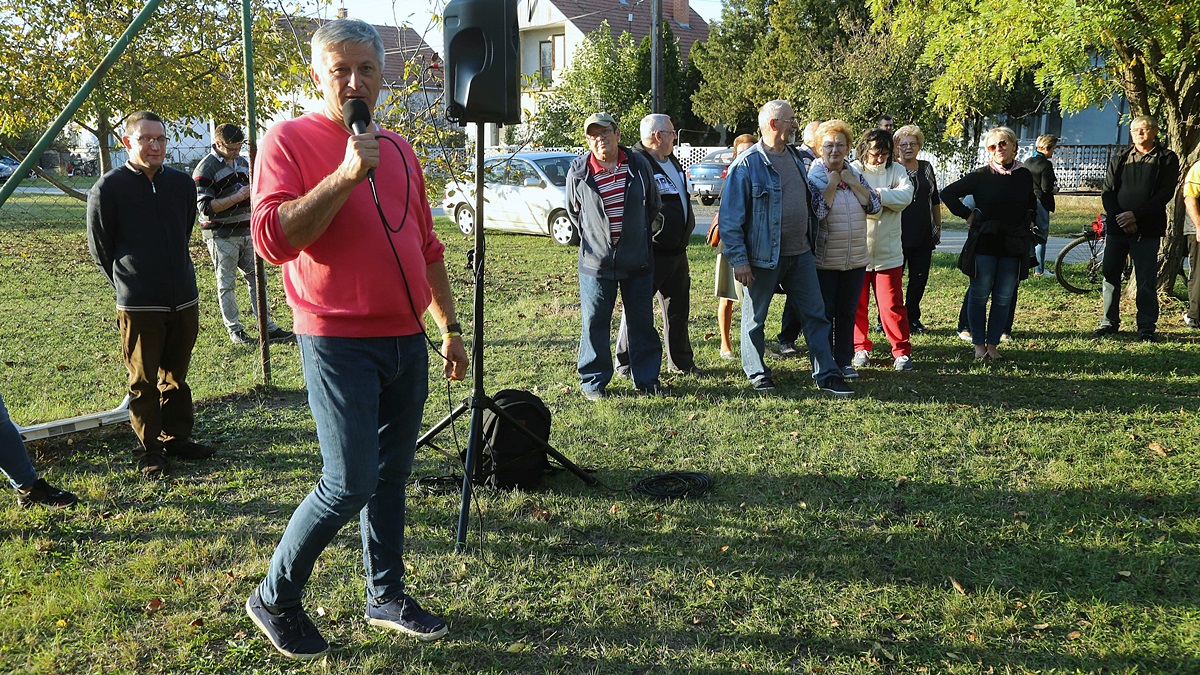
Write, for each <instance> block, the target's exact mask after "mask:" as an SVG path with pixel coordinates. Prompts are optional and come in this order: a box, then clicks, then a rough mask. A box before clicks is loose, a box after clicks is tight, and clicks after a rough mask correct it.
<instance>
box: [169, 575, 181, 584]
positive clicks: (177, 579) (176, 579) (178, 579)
mask: <svg viewBox="0 0 1200 675" xmlns="http://www.w3.org/2000/svg"><path fill="white" fill-rule="evenodd" d="M171 580H172V581H174V582H175V583H176V584H179V585H180V586H182V585H183V578H182V577H180V576H179V575H178V574H176V575H175V576H174V577H173V578H172V579H171Z"/></svg>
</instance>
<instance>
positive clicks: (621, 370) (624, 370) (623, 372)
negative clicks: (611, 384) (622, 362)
mask: <svg viewBox="0 0 1200 675" xmlns="http://www.w3.org/2000/svg"><path fill="white" fill-rule="evenodd" d="M616 374H617V377H623V378H625V379H627V380H632V379H633V370H632V369H631V368H630V367H629V366H619V367H618V368H617V370H616Z"/></svg>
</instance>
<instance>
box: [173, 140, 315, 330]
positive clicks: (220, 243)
mask: <svg viewBox="0 0 1200 675" xmlns="http://www.w3.org/2000/svg"><path fill="white" fill-rule="evenodd" d="M245 139H246V136H245V134H244V133H243V132H242V130H241V128H239V127H238V126H237V125H234V124H221V125H218V126H217V128H216V129H214V130H213V141H214V143H213V145H212V152H210V153H208V154H207V155H205V156H204V158H203V159H201V160H200V162H199V163H197V164H196V168H195V170H194V171H192V178H193V179H194V180H195V181H196V197H197V203H196V208H197V210H199V212H200V236H201V237H202V238H203V239H204V244H205V245H206V246H208V254H209V255H210V256H211V257H212V261H213V268H215V269H216V274H217V303H218V304H219V305H220V307H221V321H222V322H224V324H225V330H227V331H229V340H230V342H232V343H233V344H235V345H248V344H253V343H254V342H255V340H251V339H250V336H248V335H246V329H245V327H244V326H242V323H241V322H240V321H239V320H238V318H239V310H238V301H237V293H236V290H237V272H238V270H239V269H240V270H241V271H242V276H243V277H244V278H245V279H246V287H247V288H248V289H249V291H250V308H249V309H250V311H249V314H250V318H251V319H255V323H256V324H257V314H256V313H255V300H256V298H257V297H258V296H257V286H258V284H257V283H256V279H255V274H254V272H255V269H254V268H255V258H254V243H253V242H252V241H251V240H250V164H249V162H247V161H246V160H245V159H243V158H242V156H241V152H242V145H243V143H244V141H245ZM266 323H267V338H268V339H269V340H270V341H271V342H289V341H295V339H296V336H295V335H294V334H293V333H292V332H291V331H288V330H284V329H282V328H280V327H279V326H277V325H275V322H274V321H272V320H271V317H270V315H269V314H268V316H267V322H266Z"/></svg>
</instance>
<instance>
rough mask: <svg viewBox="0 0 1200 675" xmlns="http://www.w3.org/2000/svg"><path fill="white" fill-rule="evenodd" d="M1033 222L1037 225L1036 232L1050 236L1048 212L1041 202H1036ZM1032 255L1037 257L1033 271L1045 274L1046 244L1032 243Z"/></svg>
mask: <svg viewBox="0 0 1200 675" xmlns="http://www.w3.org/2000/svg"><path fill="white" fill-rule="evenodd" d="M1033 222H1034V223H1035V224H1036V225H1037V229H1038V232H1039V233H1040V234H1041V235H1042V236H1043V237H1049V236H1050V212H1049V211H1047V210H1046V207H1044V206H1042V203H1041V202H1038V205H1037V216H1036V217H1035V218H1034V221H1033ZM1033 256H1034V258H1036V259H1037V267H1036V268H1034V271H1035V272H1037V273H1038V274H1045V273H1046V244H1044V243H1042V244H1034V245H1033Z"/></svg>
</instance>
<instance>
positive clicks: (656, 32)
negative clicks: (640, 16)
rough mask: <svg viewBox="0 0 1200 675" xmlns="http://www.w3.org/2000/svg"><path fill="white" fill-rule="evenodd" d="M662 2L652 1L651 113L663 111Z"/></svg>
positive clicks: (660, 0) (658, 0)
mask: <svg viewBox="0 0 1200 675" xmlns="http://www.w3.org/2000/svg"><path fill="white" fill-rule="evenodd" d="M662 22H663V14H662V0H650V111H651V112H655V113H662V112H665V111H664V110H663V108H664V105H663V44H662V33H663V29H662Z"/></svg>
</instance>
